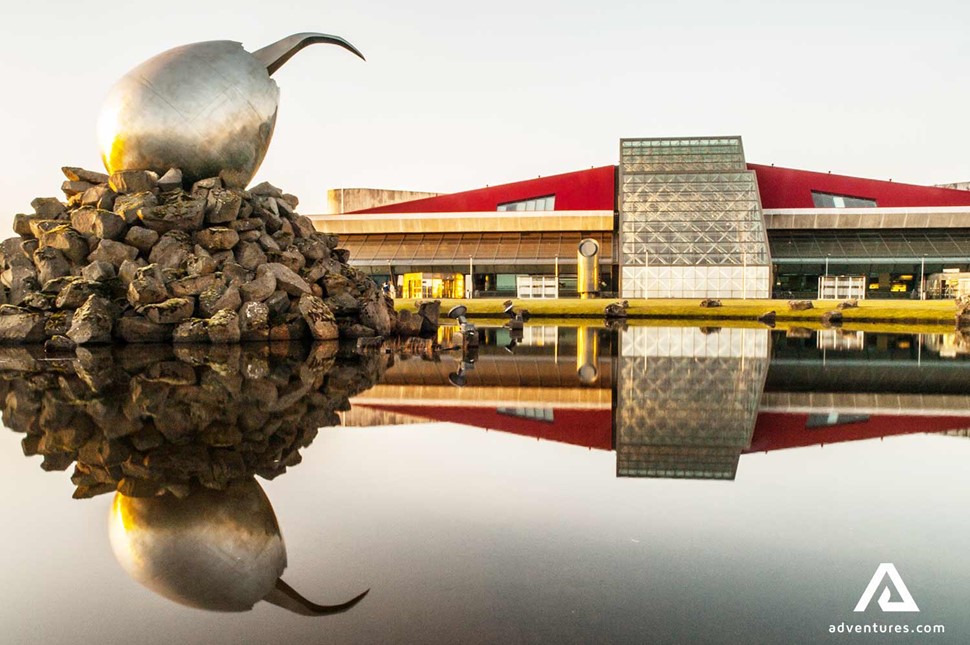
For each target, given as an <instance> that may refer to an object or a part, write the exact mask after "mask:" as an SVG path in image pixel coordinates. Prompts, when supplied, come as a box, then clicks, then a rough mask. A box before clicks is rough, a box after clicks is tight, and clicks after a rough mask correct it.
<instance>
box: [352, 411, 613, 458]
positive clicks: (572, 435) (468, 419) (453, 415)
mask: <svg viewBox="0 0 970 645" xmlns="http://www.w3.org/2000/svg"><path fill="white" fill-rule="evenodd" d="M354 406H355V407H357V406H359V407H366V408H372V409H375V410H385V411H387V412H397V413H399V414H408V415H412V416H416V417H424V418H426V419H429V420H433V421H448V422H451V423H460V424H462V425H468V426H476V427H479V428H486V429H488V430H499V431H501V432H510V433H513V434H517V435H523V436H527V437H535V438H536V439H545V440H546V441H557V442H560V443H568V444H572V445H574V446H583V447H585V448H597V449H599V450H612V448H613V414H612V412H610V410H577V409H573V408H565V409H561V408H553V410H552V421H551V422H549V421H537V420H535V419H527V418H524V417H518V416H514V415H511V414H500V413H499V412H498V411H497V410H496V409H495V408H482V407H470V406H453V407H451V406H437V407H432V406H427V405H372V404H367V405H364V404H357V403H355V404H354Z"/></svg>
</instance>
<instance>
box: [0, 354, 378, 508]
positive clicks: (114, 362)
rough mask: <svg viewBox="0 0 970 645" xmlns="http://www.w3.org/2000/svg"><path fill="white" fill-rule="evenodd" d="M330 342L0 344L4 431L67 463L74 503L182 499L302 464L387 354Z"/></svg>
mask: <svg viewBox="0 0 970 645" xmlns="http://www.w3.org/2000/svg"><path fill="white" fill-rule="evenodd" d="M337 351H338V344H337V343H335V342H330V343H317V344H314V345H312V346H308V345H305V344H303V343H259V344H244V345H201V344H197V345H153V346H145V345H142V346H130V345H129V346H125V345H116V346H112V347H105V346H101V347H91V348H86V347H79V348H77V350H76V356H73V357H70V358H53V359H51V358H45V353H44V350H43V348H41V347H40V346H33V347H31V346H27V347H0V401H2V402H3V423H4V425H5V426H7V427H8V428H10V429H11V430H13V431H14V432H18V433H24V435H25V436H24V438H23V441H22V445H23V450H24V454H26V455H27V456H32V455H42V456H43V457H44V461H43V462H42V464H41V467H42V468H43V469H44V470H48V471H52V470H66V469H68V468H70V467H71V465H74V472H73V475H72V477H71V481H72V482H73V483H74V484H75V486H76V487H77V488H76V490H75V492H74V497H75V498H78V499H80V498H88V497H93V496H95V495H99V494H102V493H110V492H114V491H116V490H117V491H118V492H120V493H122V494H124V495H127V496H129V497H152V496H159V495H168V494H171V495H175V496H177V497H180V498H181V497H185V496H187V495H189V494H190V493H191V492H192V491H193V490H198V489H199V487H205V488H209V489H215V490H223V489H225V488H226V487H227V486H229V485H230V484H231V483H232V482H236V481H240V480H245V479H249V478H251V477H253V475H259V476H260V477H263V478H265V479H272V478H274V477H276V476H277V475H279V474H281V473H283V472H284V471H285V470H286V469H287V467H288V466H294V465H296V464H298V463H300V461H301V456H300V452H299V451H300V449H301V448H305V447H307V446H309V445H310V442H312V441H313V439H314V438H315V437H316V435H317V429H318V428H321V427H326V426H336V425H340V420H339V417H338V415H337V412H338V411H346V410H349V409H350V403H349V401H348V398H349V397H351V396H353V395H355V394H357V393H359V392H361V391H363V390H366V389H368V388H370V387H372V386H373V385H374V384H375V383H376V382H377V380H378V379H379V378H380V377H381V375H382V374H383V373H384V371H385V370H386V368H387V366H388V365H389V364H390V361H392V360H393V357H391V356H387V355H370V356H360V355H355V354H348V355H340V356H338V355H337Z"/></svg>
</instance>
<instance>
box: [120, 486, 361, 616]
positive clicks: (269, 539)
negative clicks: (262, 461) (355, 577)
mask: <svg viewBox="0 0 970 645" xmlns="http://www.w3.org/2000/svg"><path fill="white" fill-rule="evenodd" d="M109 531H110V535H111V547H112V549H113V550H114V553H115V557H116V558H117V559H118V562H119V563H120V564H121V566H122V568H124V570H125V571H126V572H127V573H128V575H130V576H131V577H132V578H134V579H135V580H137V581H138V582H139V583H141V584H142V585H144V586H145V587H147V588H149V589H151V590H152V591H154V592H155V593H157V594H159V595H161V596H164V597H166V598H168V599H169V600H172V601H174V602H177V603H179V604H182V605H187V606H189V607H195V608H197V609H208V610H210V611H248V610H250V609H252V607H253V605H255V604H256V603H257V602H259V601H260V600H266V601H267V602H270V603H272V604H275V605H280V606H282V607H285V608H287V609H290V610H292V611H294V612H296V613H300V614H304V615H322V614H332V613H338V612H341V611H346V610H347V609H350V608H351V607H352V606H354V605H355V604H357V602H358V601H360V600H361V599H362V598H363V597H364V595H366V593H367V592H366V591H365V592H364V593H363V594H360V595H359V596H357V597H356V598H354V599H352V600H350V601H349V602H346V603H343V604H341V605H335V606H322V605H315V604H313V603H311V602H309V601H307V600H306V599H305V598H303V597H302V596H300V595H299V594H297V593H296V592H295V591H294V590H293V589H292V588H291V587H290V586H289V585H287V584H286V583H285V582H283V581H282V580H281V579H280V575H281V574H282V573H283V569H285V568H286V548H285V547H284V545H283V537H282V535H281V534H280V529H279V525H278V524H277V523H276V516H275V515H274V513H273V508H272V506H271V505H270V503H269V499H267V497H266V494H265V493H264V492H263V489H262V488H260V486H259V484H257V483H256V482H255V480H249V481H244V482H238V483H235V484H231V485H230V486H229V487H228V488H227V489H226V490H225V491H214V490H208V489H205V490H200V491H197V492H194V493H193V494H192V495H190V496H189V497H187V498H185V499H178V498H175V497H173V496H171V495H166V496H163V497H151V498H134V497H125V496H123V495H121V494H120V493H119V494H116V495H115V499H114V503H113V504H112V508H111V518H110V520H109Z"/></svg>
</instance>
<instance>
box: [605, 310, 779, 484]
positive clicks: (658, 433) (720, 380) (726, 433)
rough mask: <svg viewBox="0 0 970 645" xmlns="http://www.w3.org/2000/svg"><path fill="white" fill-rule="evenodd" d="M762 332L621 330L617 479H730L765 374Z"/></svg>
mask: <svg viewBox="0 0 970 645" xmlns="http://www.w3.org/2000/svg"><path fill="white" fill-rule="evenodd" d="M768 338H769V332H768V330H762V329H720V330H714V331H706V330H702V329H697V328H693V327H689V328H662V327H631V328H629V329H627V330H623V331H621V332H620V351H619V357H618V359H617V372H616V413H615V414H614V417H613V424H614V426H613V432H614V437H615V444H616V474H617V476H618V477H676V478H697V479H734V476H735V473H736V472H737V467H738V459H739V457H740V455H741V451H742V450H744V449H745V448H747V447H748V446H750V445H751V435H752V433H753V431H754V425H755V421H756V420H757V416H758V405H759V403H760V401H761V394H762V391H763V390H764V382H765V376H766V375H767V373H768Z"/></svg>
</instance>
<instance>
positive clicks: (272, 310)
mask: <svg viewBox="0 0 970 645" xmlns="http://www.w3.org/2000/svg"><path fill="white" fill-rule="evenodd" d="M64 173H65V175H66V176H67V178H68V181H66V182H64V185H63V186H62V189H63V191H64V193H65V194H66V195H67V196H68V199H67V204H66V205H65V204H63V203H61V202H60V201H58V200H57V199H54V198H38V199H35V200H34V201H33V202H32V206H33V207H34V210H35V213H34V214H32V215H17V216H16V218H15V220H14V230H15V232H16V233H17V234H18V235H19V236H20V237H14V238H10V239H8V240H6V241H4V242H3V243H2V244H0V270H2V274H0V282H2V285H3V287H4V288H2V289H0V301H2V302H6V303H8V306H5V307H0V341H6V342H43V341H44V340H45V339H46V338H52V337H57V340H56V341H55V345H58V346H62V347H71V346H72V345H73V344H79V345H83V344H89V343H105V342H110V341H111V340H112V339H120V340H123V341H126V342H168V341H171V340H174V341H175V342H206V341H208V342H214V343H227V342H229V343H231V342H238V341H239V340H266V339H271V340H286V339H294V338H304V337H308V336H312V337H313V338H315V339H318V340H329V339H334V338H337V337H338V335H339V336H340V337H342V338H359V337H369V336H389V335H393V334H398V333H399V334H404V335H413V334H414V333H415V332H416V331H417V329H420V327H421V326H420V325H417V326H415V325H413V324H408V325H401V326H399V325H398V316H397V314H396V313H395V311H394V307H393V303H392V301H391V300H390V299H389V298H387V297H386V296H384V295H383V294H381V293H380V290H379V288H378V287H377V285H376V284H375V283H374V282H373V281H372V280H370V279H369V278H368V277H367V276H366V275H365V274H363V273H361V272H360V271H358V270H356V269H353V268H351V267H350V266H349V265H348V264H347V261H348V254H347V252H346V251H345V250H344V249H338V248H337V237H336V236H334V235H328V234H325V233H321V232H318V231H316V230H315V229H314V227H313V223H312V222H311V221H310V219H309V218H307V217H304V216H301V215H298V214H297V213H296V212H295V210H294V209H295V208H296V206H297V198H296V197H294V196H292V195H286V194H284V193H283V192H282V191H280V190H279V189H278V188H275V187H274V186H271V185H270V184H267V183H263V184H259V185H258V186H254V187H253V188H251V189H249V190H248V191H245V190H239V189H227V188H223V185H222V182H221V180H220V179H218V178H212V179H204V180H201V181H197V182H195V184H193V185H192V186H191V187H190V188H189V190H188V191H186V190H184V186H183V183H182V175H181V173H180V172H179V171H177V170H171V171H169V172H167V173H165V174H164V175H163V176H162V177H161V178H159V177H158V176H157V175H156V174H155V173H152V172H149V171H123V172H117V173H115V174H113V175H111V176H110V177H109V176H108V175H104V174H101V173H96V172H91V171H86V170H82V169H79V168H65V169H64ZM68 338H69V339H70V340H68Z"/></svg>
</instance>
